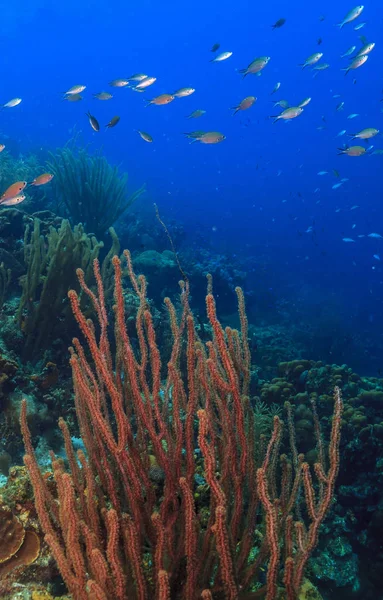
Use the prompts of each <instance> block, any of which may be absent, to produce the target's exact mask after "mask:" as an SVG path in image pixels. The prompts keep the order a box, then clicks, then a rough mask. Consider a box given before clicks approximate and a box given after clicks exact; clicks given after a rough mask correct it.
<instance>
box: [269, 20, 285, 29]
mask: <svg viewBox="0 0 383 600" xmlns="http://www.w3.org/2000/svg"><path fill="white" fill-rule="evenodd" d="M285 23H286V19H278V21H275V23H274V25H272V26H271V29H279V28H280V27H282V26H283V25H284V24H285Z"/></svg>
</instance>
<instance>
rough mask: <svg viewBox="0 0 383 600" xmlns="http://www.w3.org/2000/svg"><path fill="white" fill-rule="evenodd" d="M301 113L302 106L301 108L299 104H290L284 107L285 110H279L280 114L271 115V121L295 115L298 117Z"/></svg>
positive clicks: (291, 117)
mask: <svg viewBox="0 0 383 600" xmlns="http://www.w3.org/2000/svg"><path fill="white" fill-rule="evenodd" d="M302 113H303V108H301V107H300V106H292V107H290V108H286V110H284V111H283V112H281V114H280V115H277V116H272V117H271V118H272V119H274V121H273V123H276V122H277V121H279V120H280V119H283V120H285V121H286V120H289V119H295V117H299V115H301V114H302Z"/></svg>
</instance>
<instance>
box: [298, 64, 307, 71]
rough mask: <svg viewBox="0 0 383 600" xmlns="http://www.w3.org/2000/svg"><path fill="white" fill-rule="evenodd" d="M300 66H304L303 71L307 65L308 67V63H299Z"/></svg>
mask: <svg viewBox="0 0 383 600" xmlns="http://www.w3.org/2000/svg"><path fill="white" fill-rule="evenodd" d="M298 67H302V71H303V69H304V68H305V67H307V65H306V63H299V64H298Z"/></svg>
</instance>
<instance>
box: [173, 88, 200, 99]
mask: <svg viewBox="0 0 383 600" xmlns="http://www.w3.org/2000/svg"><path fill="white" fill-rule="evenodd" d="M194 92H195V89H194V88H192V87H183V88H180V89H179V90H176V91H175V92H173V96H175V97H176V98H186V97H187V96H191V95H192V94H194Z"/></svg>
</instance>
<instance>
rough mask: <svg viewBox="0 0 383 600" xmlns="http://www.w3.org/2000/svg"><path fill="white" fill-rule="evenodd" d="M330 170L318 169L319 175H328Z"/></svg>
mask: <svg viewBox="0 0 383 600" xmlns="http://www.w3.org/2000/svg"><path fill="white" fill-rule="evenodd" d="M327 174H328V171H318V175H327Z"/></svg>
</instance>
